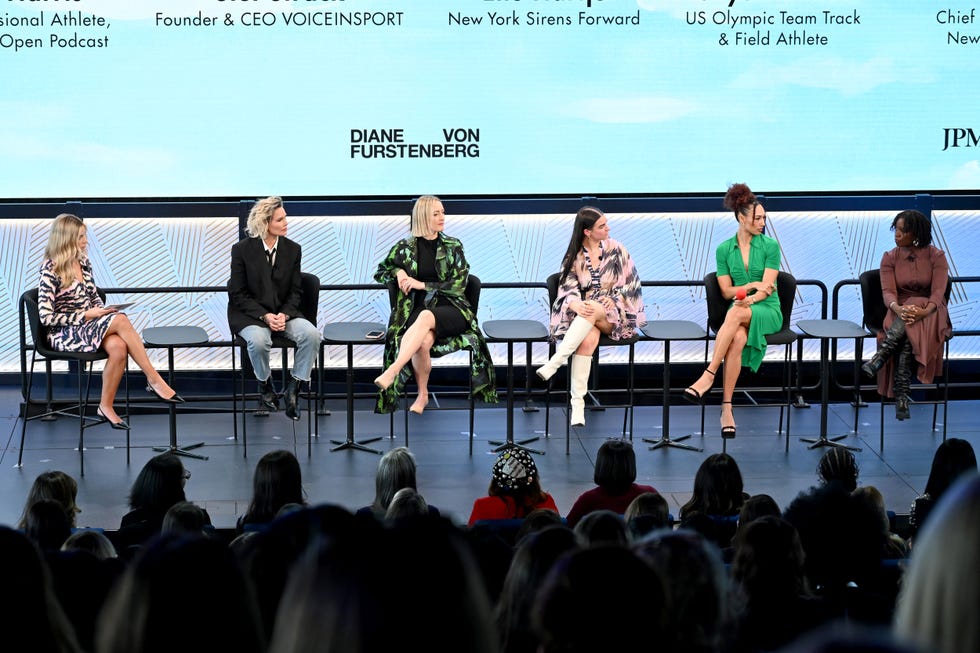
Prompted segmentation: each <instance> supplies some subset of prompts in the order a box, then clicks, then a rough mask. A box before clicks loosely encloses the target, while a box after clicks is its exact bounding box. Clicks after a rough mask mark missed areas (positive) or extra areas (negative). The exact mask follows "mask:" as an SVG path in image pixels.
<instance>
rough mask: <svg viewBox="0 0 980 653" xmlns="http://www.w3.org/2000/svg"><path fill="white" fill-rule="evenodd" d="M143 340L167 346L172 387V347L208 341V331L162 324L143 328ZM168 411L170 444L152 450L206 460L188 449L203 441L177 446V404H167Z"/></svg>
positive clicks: (201, 343) (157, 345)
mask: <svg viewBox="0 0 980 653" xmlns="http://www.w3.org/2000/svg"><path fill="white" fill-rule="evenodd" d="M142 335H143V342H144V343H146V344H147V345H149V346H150V347H166V348H167V364H168V368H169V371H168V372H167V383H169V384H170V385H171V387H173V382H174V348H175V347H194V346H198V345H205V344H207V343H208V341H209V340H210V338H208V332H207V331H205V330H204V329H202V328H201V327H196V326H163V327H148V328H146V329H143V334H142ZM167 409H168V411H169V413H170V445H169V446H166V447H153V450H154V451H169V452H170V453H174V454H177V455H179V456H187V457H188V458H197V459H198V460H207V459H208V457H207V456H202V455H200V454H196V453H191V452H190V451H189V450H190V449H197V448H198V447H203V446H204V443H203V442H198V443H195V444H189V445H186V446H184V447H178V446H177V404H167Z"/></svg>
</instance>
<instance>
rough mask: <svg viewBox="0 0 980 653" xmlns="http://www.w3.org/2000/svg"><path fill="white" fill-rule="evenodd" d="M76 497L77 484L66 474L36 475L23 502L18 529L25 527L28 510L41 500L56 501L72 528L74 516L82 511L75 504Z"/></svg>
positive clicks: (50, 472) (55, 472)
mask: <svg viewBox="0 0 980 653" xmlns="http://www.w3.org/2000/svg"><path fill="white" fill-rule="evenodd" d="M77 496H78V482H77V481H76V480H75V479H74V478H72V477H71V476H69V475H68V474H66V473H64V472H61V471H58V470H54V471H48V472H42V473H40V474H38V475H37V478H35V479H34V483H33V484H31V489H30V490H29V491H28V493H27V499H26V500H25V501H24V511H23V512H22V513H21V517H20V521H19V522H18V528H24V527H25V526H26V520H27V510H28V508H30V507H31V505H33V504H34V502H35V501H40V500H41V499H50V500H52V501H57V502H58V504H59V505H61V507H62V509H63V510H64V512H65V515H66V516H67V517H68V524H69V526H70V527H72V528H74V527H75V516H76V515H77V514H78V513H80V512H81V511H82V510H81V508H79V507H78V505H77V504H76V503H75V499H76V498H77Z"/></svg>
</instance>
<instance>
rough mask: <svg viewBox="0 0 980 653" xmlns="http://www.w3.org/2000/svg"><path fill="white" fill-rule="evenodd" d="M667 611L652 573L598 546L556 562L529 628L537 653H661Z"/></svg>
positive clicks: (620, 552) (620, 550) (616, 549)
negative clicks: (653, 652) (596, 652)
mask: <svg viewBox="0 0 980 653" xmlns="http://www.w3.org/2000/svg"><path fill="white" fill-rule="evenodd" d="M666 611H667V608H666V599H665V594H664V585H663V582H662V580H661V578H660V577H659V575H658V574H657V573H656V572H655V571H654V570H653V568H652V567H650V566H649V565H648V564H646V563H645V562H643V561H642V560H640V558H639V557H637V555H636V554H635V553H633V552H632V551H631V550H629V549H627V548H625V547H621V546H597V547H593V548H590V549H582V550H577V551H572V552H569V553H566V554H565V555H563V556H562V557H561V558H559V559H558V560H557V561H556V562H555V564H554V565H553V566H552V568H551V571H550V572H549V573H548V575H547V577H546V578H545V581H544V584H543V585H542V587H541V590H540V591H539V592H538V595H537V597H536V599H535V607H534V608H533V611H532V623H533V624H534V630H535V632H536V633H537V634H538V638H539V639H540V646H539V648H538V651H539V653H556V652H558V651H561V652H562V653H579V652H582V653H586V652H587V653H594V652H595V651H660V650H666V647H664V646H663V641H664V638H665V637H666V628H667V626H666V623H665V615H666ZM641 624H642V632H639V630H638V629H639V628H640V625H641Z"/></svg>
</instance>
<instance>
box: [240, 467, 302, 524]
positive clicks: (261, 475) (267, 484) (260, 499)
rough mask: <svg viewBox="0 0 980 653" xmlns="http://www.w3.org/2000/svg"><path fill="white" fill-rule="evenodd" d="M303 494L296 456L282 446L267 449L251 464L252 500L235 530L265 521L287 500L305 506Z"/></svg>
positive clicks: (271, 517) (267, 521) (268, 520)
mask: <svg viewBox="0 0 980 653" xmlns="http://www.w3.org/2000/svg"><path fill="white" fill-rule="evenodd" d="M304 495H305V493H304V492H303V474H302V472H301V471H300V468H299V461H298V460H296V456H294V455H293V454H292V453H291V452H289V451H286V450H285V449H279V450H276V451H270V452H269V453H267V454H265V455H264V456H262V457H261V458H260V459H259V462H258V464H256V465H255V475H254V476H253V477H252V500H251V502H250V503H249V504H248V510H247V511H245V514H244V515H242V516H241V517H239V519H238V523H237V525H236V528H237V530H238V532H239V533H241V532H242V531H243V530H244V529H245V527H246V526H249V525H255V526H261V525H265V524H268V523H269V522H271V521H272V520H273V519H275V518H276V514H277V513H278V512H279V509H280V508H282V507H283V506H284V505H286V504H287V503H297V504H300V505H305V503H306V497H305V496H304Z"/></svg>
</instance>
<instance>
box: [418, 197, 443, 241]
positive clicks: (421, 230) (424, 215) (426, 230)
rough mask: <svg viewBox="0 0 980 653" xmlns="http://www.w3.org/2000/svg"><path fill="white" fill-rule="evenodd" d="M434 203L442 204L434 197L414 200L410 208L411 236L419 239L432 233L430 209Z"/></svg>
mask: <svg viewBox="0 0 980 653" xmlns="http://www.w3.org/2000/svg"><path fill="white" fill-rule="evenodd" d="M436 202H439V203H440V204H441V203H442V200H440V199H439V198H438V197H436V196H435V195H423V196H422V197H420V198H418V199H417V200H415V206H413V207H412V235H413V236H415V237H416V238H421V237H422V236H425V235H426V234H430V233H432V228H431V220H432V207H433V205H435V203H436Z"/></svg>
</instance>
